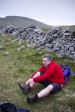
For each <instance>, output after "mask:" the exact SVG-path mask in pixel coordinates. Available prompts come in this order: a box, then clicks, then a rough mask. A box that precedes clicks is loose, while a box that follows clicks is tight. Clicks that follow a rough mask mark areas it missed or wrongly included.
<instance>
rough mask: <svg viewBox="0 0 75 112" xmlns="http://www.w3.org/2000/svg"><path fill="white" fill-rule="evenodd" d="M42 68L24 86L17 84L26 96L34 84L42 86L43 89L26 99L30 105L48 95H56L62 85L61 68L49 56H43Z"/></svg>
mask: <svg viewBox="0 0 75 112" xmlns="http://www.w3.org/2000/svg"><path fill="white" fill-rule="evenodd" d="M42 64H43V65H42V66H41V67H40V69H39V70H38V71H37V72H36V73H34V74H33V75H32V76H31V78H29V79H28V80H27V81H26V86H25V87H23V86H22V85H21V84H20V83H19V87H20V88H21V89H22V91H23V92H24V93H25V94H27V93H29V92H30V90H31V88H32V87H33V86H34V84H35V83H37V82H38V83H40V84H43V85H44V87H45V88H44V89H43V90H41V91H40V92H39V93H37V94H35V95H33V96H29V97H27V102H28V103H32V102H35V101H37V100H38V99H40V98H42V97H45V96H47V95H49V94H50V93H56V92H57V91H59V90H61V88H62V87H63V85H64V74H63V71H62V68H61V67H60V66H59V65H58V64H57V63H56V62H55V61H54V60H53V59H52V58H51V56H50V55H49V54H45V55H44V56H43V60H42Z"/></svg>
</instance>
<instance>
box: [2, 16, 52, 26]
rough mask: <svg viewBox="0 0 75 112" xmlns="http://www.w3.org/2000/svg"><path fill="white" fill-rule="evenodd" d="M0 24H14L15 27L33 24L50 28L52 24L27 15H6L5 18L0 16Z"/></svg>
mask: <svg viewBox="0 0 75 112" xmlns="http://www.w3.org/2000/svg"><path fill="white" fill-rule="evenodd" d="M0 25H2V26H9V25H14V26H16V27H21V28H24V27H27V26H30V25H35V26H37V27H39V28H52V26H49V25H46V24H44V23H42V22H39V21H36V20H34V19H30V18H27V17H20V16H7V17H5V18H0Z"/></svg>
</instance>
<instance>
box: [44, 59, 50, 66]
mask: <svg viewBox="0 0 75 112" xmlns="http://www.w3.org/2000/svg"><path fill="white" fill-rule="evenodd" d="M49 63H50V61H49V60H48V59H47V58H43V60H42V64H43V65H44V66H45V67H47V66H48V64H49Z"/></svg>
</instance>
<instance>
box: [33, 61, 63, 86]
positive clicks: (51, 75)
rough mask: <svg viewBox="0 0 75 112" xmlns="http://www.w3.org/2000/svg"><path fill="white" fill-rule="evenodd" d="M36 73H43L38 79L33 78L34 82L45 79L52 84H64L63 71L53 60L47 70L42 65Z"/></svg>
mask: <svg viewBox="0 0 75 112" xmlns="http://www.w3.org/2000/svg"><path fill="white" fill-rule="evenodd" d="M38 71H39V72H43V74H42V75H40V76H38V77H35V78H33V81H34V82H40V81H43V80H45V79H48V80H49V81H50V82H54V83H58V84H62V85H63V84H64V74H63V71H62V69H61V67H60V66H59V65H58V64H57V63H56V62H55V61H53V60H52V61H51V63H50V64H49V65H48V66H47V68H46V67H45V66H44V65H42V66H41V68H40V69H39V70H38ZM34 75H35V74H34ZM34 75H33V76H34ZM33 76H32V77H33Z"/></svg>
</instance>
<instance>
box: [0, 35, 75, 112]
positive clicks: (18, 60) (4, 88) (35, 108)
mask: <svg viewBox="0 0 75 112" xmlns="http://www.w3.org/2000/svg"><path fill="white" fill-rule="evenodd" d="M14 39H15V38H14V37H12V36H5V37H2V36H0V91H1V92H0V101H3V102H6V101H8V102H11V103H14V104H16V105H17V106H19V107H21V108H28V109H30V112H75V76H72V77H70V79H69V82H68V83H67V84H65V86H64V88H63V89H62V90H61V91H59V92H58V93H57V94H53V95H49V96H47V97H45V98H42V99H41V100H39V101H38V102H37V103H33V104H30V105H29V104H28V103H27V102H26V100H27V96H31V95H33V94H35V93H37V92H39V91H40V90H41V89H42V88H43V86H42V85H39V84H38V85H35V87H34V88H33V89H32V90H31V92H30V93H29V94H27V95H24V94H23V93H22V91H21V90H20V88H19V87H18V82H23V83H24V82H25V80H27V79H28V77H30V75H31V74H32V73H33V72H35V71H36V70H37V69H38V68H39V67H40V65H41V61H42V56H43V55H44V54H45V53H49V54H50V55H51V56H52V57H53V59H54V60H55V61H56V62H57V63H59V64H62V63H65V64H69V65H70V66H71V70H72V71H74V70H75V64H74V62H73V60H72V59H71V58H67V57H64V58H61V59H60V58H58V57H57V56H56V54H55V52H53V53H50V52H48V51H45V50H38V49H35V48H27V46H26V42H25V40H23V43H21V45H20V43H19V42H20V39H15V40H14ZM1 46H3V48H1ZM19 46H21V48H22V50H21V51H19V49H18V48H19Z"/></svg>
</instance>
